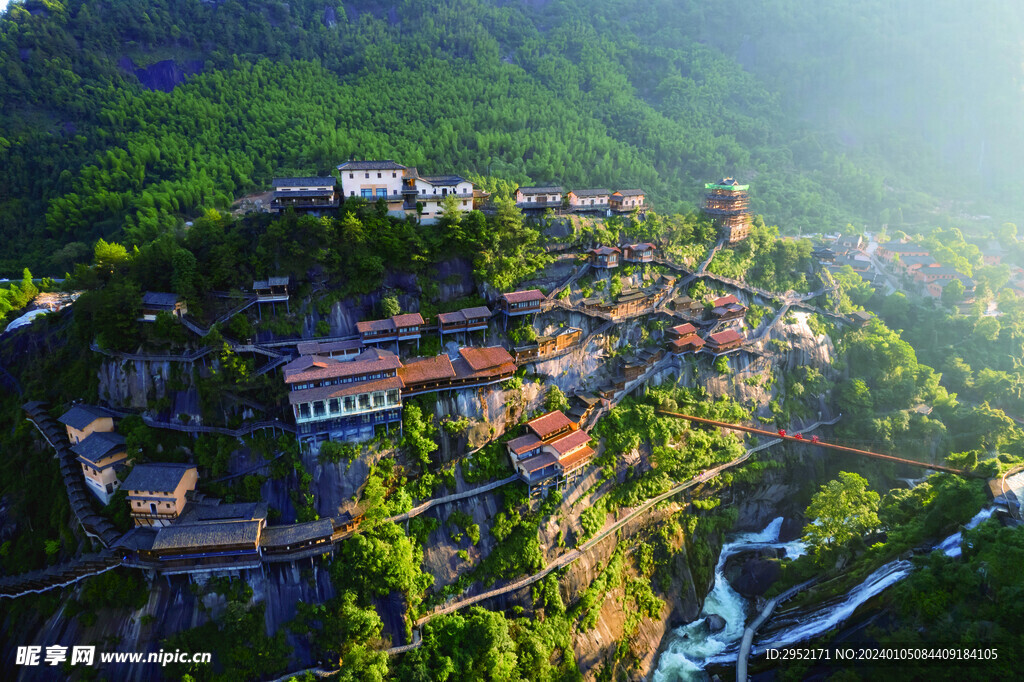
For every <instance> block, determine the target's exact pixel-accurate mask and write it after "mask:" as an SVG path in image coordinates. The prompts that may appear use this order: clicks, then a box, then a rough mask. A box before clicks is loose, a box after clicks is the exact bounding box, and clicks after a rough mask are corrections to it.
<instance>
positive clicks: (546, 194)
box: [516, 186, 564, 209]
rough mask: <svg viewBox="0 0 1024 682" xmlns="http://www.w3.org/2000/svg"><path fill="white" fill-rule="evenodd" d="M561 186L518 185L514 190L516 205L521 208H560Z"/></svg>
mask: <svg viewBox="0 0 1024 682" xmlns="http://www.w3.org/2000/svg"><path fill="white" fill-rule="evenodd" d="M563 193H564V192H563V190H562V188H561V187H558V186H552V187H520V188H519V189H517V190H516V206H518V207H519V208H522V209H546V208H561V207H562V194H563Z"/></svg>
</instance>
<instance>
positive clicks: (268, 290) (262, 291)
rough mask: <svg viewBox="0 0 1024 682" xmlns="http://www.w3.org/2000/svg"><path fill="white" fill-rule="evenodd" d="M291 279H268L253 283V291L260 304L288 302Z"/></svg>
mask: <svg viewBox="0 0 1024 682" xmlns="http://www.w3.org/2000/svg"><path fill="white" fill-rule="evenodd" d="M290 282H291V278H290V277H287V276H285V277H268V278H267V279H258V280H255V281H253V283H252V291H253V293H254V294H256V300H257V301H259V302H260V303H279V302H282V301H287V300H288V285H289V283H290Z"/></svg>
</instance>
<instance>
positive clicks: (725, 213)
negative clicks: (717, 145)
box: [704, 178, 750, 244]
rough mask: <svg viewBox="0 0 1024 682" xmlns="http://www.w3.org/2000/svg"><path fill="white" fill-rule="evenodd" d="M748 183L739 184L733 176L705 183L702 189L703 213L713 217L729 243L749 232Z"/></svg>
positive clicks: (737, 240) (743, 237)
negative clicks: (716, 181) (703, 192)
mask: <svg viewBox="0 0 1024 682" xmlns="http://www.w3.org/2000/svg"><path fill="white" fill-rule="evenodd" d="M749 187H750V185H741V184H739V183H738V182H736V179H735V178H723V179H722V181H721V182H718V183H710V182H709V183H707V184H706V185H704V189H706V190H707V191H708V192H707V194H705V195H704V213H705V214H707V215H709V216H711V218H712V219H714V221H715V224H716V225H718V229H719V232H720V233H721V235H722V236H723V237H725V238H726V239H727V240H728V242H729V243H730V244H735V243H736V242H739V241H742V240H744V239H746V238H747V235H749V234H750V196H749V195H748V194H747V189H748V188H749Z"/></svg>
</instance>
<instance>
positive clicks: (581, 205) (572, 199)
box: [568, 189, 612, 213]
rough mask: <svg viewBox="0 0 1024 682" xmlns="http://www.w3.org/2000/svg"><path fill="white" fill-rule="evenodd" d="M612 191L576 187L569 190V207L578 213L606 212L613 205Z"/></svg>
mask: <svg viewBox="0 0 1024 682" xmlns="http://www.w3.org/2000/svg"><path fill="white" fill-rule="evenodd" d="M611 196H612V192H611V190H608V189H574V190H572V191H570V192H569V194H568V198H569V208H571V209H573V210H574V211H576V212H577V213H584V212H587V211H601V212H605V211H607V210H608V208H609V206H610V205H611Z"/></svg>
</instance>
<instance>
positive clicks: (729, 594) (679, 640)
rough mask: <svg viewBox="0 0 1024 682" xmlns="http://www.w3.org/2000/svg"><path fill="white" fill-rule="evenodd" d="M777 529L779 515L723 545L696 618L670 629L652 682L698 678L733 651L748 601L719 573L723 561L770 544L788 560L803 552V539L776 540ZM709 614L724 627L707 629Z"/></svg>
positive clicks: (671, 681) (745, 618)
mask: <svg viewBox="0 0 1024 682" xmlns="http://www.w3.org/2000/svg"><path fill="white" fill-rule="evenodd" d="M780 528H782V517H781V516H780V517H779V518H777V519H775V520H774V521H772V522H771V523H770V524H768V527H767V528H765V529H764V530H763V531H761V532H760V533H743V534H742V535H737V536H736V537H735V538H733V539H732V540H730V541H729V542H727V543H725V545H723V546H722V553H721V554H720V555H719V556H718V564H717V565H716V566H715V586H714V588H712V590H711V593H710V594H708V596H707V599H705V600H704V610H703V611H701V614H700V618H699V619H697V620H695V621H693V622H692V623H687V624H686V625H684V626H682V627H679V628H676V629H675V630H674V631H673V634H675V639H673V640H672V641H671V642H670V643H669V645H668V648H667V649H666V650H665V651H664V653H662V654H661V658H660V659H659V661H658V669H657V670H655V671H654V678H653V680H654V682H676V681H677V680H694V679H700V677H701V673H700V671H701V670H703V669H704V665H705V663H706V662H708V661H709V660H710V659H713V658H714V657H716V656H718V655H720V654H722V653H723V652H725V651H726V650H728V649H733V650H734V651H735V649H736V643H737V642H739V640H740V638H741V637H743V628H744V626H745V625H746V622H747V602H746V600H745V599H744V598H743V597H741V596H740V595H739V593H737V592H736V590H734V589H732V587H731V586H730V585H729V582H728V581H727V580H726V579H725V576H724V575H723V574H722V571H723V569H724V568H725V562H726V560H727V559H728V558H729V557H730V556H732V555H733V554H737V553H739V552H746V551H751V550H757V549H766V548H770V547H775V548H781V549H784V550H785V551H786V556H787V557H788V558H790V559H795V558H796V557H798V556H800V555H801V554H803V553H804V544H803V543H802V542H800V541H795V542H779V529H780ZM711 615H718V616H721V617H722V618H723V619H724V620H725V628H723V629H722V630H721V631H719V632H715V633H712V632H709V631H708V628H707V625H706V624H705V620H706V619H707V617H708V616H711ZM733 658H735V653H734V654H733Z"/></svg>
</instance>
